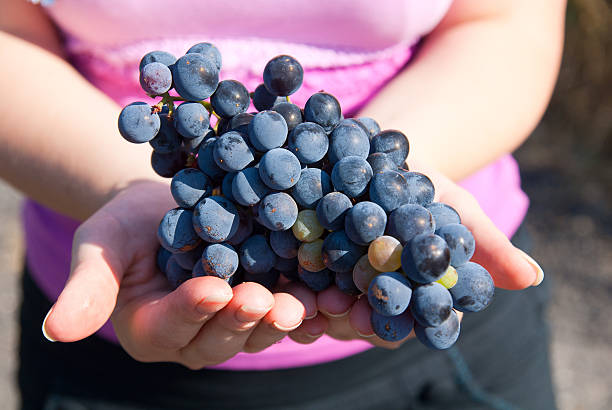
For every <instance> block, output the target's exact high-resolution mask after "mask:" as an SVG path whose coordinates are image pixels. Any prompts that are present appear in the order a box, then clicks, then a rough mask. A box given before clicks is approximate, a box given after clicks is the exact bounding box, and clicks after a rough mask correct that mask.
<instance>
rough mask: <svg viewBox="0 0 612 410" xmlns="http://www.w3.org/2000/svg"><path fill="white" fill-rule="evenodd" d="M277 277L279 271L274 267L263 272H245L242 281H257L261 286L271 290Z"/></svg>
mask: <svg viewBox="0 0 612 410" xmlns="http://www.w3.org/2000/svg"><path fill="white" fill-rule="evenodd" d="M279 277H280V272H279V271H277V270H276V269H270V270H269V271H268V272H264V273H249V272H245V273H244V277H243V280H244V282H255V283H259V284H260V285H261V286H263V287H264V288H266V289H268V290H269V291H271V292H272V291H273V290H274V288H275V287H276V283H277V282H278V278H279Z"/></svg>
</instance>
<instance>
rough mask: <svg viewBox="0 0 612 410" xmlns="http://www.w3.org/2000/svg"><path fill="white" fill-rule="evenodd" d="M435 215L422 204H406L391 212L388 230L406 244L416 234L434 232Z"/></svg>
mask: <svg viewBox="0 0 612 410" xmlns="http://www.w3.org/2000/svg"><path fill="white" fill-rule="evenodd" d="M434 229H435V223H434V219H433V216H432V215H431V213H430V212H429V211H428V210H427V209H426V208H423V207H422V206H421V205H417V204H404V205H402V206H400V207H399V208H397V209H396V210H394V211H393V212H391V215H389V223H388V224H387V232H388V233H389V235H391V236H393V237H395V238H397V239H399V240H400V242H401V243H403V244H404V245H405V244H406V243H408V242H410V240H411V239H412V238H414V237H415V236H417V235H419V234H422V233H426V234H432V233H434Z"/></svg>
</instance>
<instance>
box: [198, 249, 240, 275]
mask: <svg viewBox="0 0 612 410" xmlns="http://www.w3.org/2000/svg"><path fill="white" fill-rule="evenodd" d="M238 263H239V262H238V254H237V253H236V251H235V250H234V248H233V247H232V246H231V245H228V244H227V243H213V244H212V245H208V246H207V247H206V248H204V252H203V253H202V267H203V268H204V272H206V274H207V275H210V276H216V277H218V278H222V279H227V278H229V277H230V276H232V275H233V274H234V273H235V272H236V270H237V269H238Z"/></svg>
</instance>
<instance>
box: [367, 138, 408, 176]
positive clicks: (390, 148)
mask: <svg viewBox="0 0 612 410" xmlns="http://www.w3.org/2000/svg"><path fill="white" fill-rule="evenodd" d="M409 149H410V148H409V145H408V138H406V136H405V135H404V134H403V133H402V132H400V131H397V130H385V131H382V132H380V133H378V134H377V135H375V136H374V137H373V138H372V143H371V148H370V152H371V153H375V152H384V153H385V154H387V155H388V156H389V158H391V160H392V161H393V162H394V163H395V165H396V166H398V167H401V166H403V165H404V163H405V162H406V158H408V151H409Z"/></svg>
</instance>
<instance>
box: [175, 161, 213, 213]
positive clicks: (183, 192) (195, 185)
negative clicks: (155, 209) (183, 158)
mask: <svg viewBox="0 0 612 410" xmlns="http://www.w3.org/2000/svg"><path fill="white" fill-rule="evenodd" d="M170 192H171V193H172V197H173V198H174V200H175V201H176V203H177V205H178V206H180V207H181V208H193V207H194V206H195V205H196V204H197V203H198V201H199V200H200V199H202V198H203V197H204V196H208V195H210V193H211V192H212V186H211V185H210V180H209V179H208V177H207V176H206V174H204V173H203V172H202V171H200V170H197V169H194V168H185V169H182V170H180V171H179V172H177V173H176V175H174V177H173V178H172V182H171V183H170Z"/></svg>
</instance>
